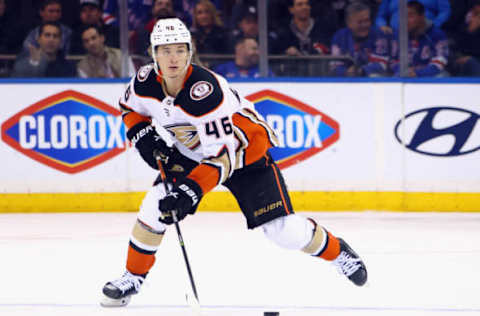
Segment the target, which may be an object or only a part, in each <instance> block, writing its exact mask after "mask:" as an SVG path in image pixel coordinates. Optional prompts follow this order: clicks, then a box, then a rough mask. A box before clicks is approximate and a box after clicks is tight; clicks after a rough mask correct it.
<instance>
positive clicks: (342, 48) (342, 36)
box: [331, 26, 390, 76]
mask: <svg viewBox="0 0 480 316" xmlns="http://www.w3.org/2000/svg"><path fill="white" fill-rule="evenodd" d="M389 47H390V39H389V37H388V36H387V35H386V34H385V33H383V32H382V31H381V30H380V29H378V28H377V27H375V26H372V27H371V28H370V32H369V34H368V37H367V38H366V39H364V40H363V41H360V42H358V41H355V40H354V37H353V33H352V31H351V30H350V29H349V28H343V29H340V30H338V31H337V32H336V33H335V34H334V35H333V39H332V55H333V56H350V57H352V59H353V60H354V62H355V64H356V65H357V67H360V68H361V69H362V70H363V73H364V74H365V75H367V76H374V75H384V74H385V72H386V71H387V68H388V63H389V54H390V49H389ZM331 65H332V68H333V75H336V76H345V74H346V72H347V69H348V68H349V67H350V66H352V65H353V63H351V62H344V61H336V62H333V63H332V64H331Z"/></svg>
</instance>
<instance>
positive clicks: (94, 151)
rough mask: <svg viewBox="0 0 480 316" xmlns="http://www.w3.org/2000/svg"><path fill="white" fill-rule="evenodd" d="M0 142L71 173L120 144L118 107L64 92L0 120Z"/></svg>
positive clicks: (121, 130) (104, 157)
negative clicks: (0, 123)
mask: <svg viewBox="0 0 480 316" xmlns="http://www.w3.org/2000/svg"><path fill="white" fill-rule="evenodd" d="M2 140H3V141H4V142H5V143H7V144H8V145H10V146H11V147H12V148H14V149H15V150H18V151H19V152H21V153H23V154H25V155H26V156H28V157H30V158H32V159H34V160H36V161H38V162H40V163H42V164H44V165H46V166H49V167H51V168H54V169H56V170H59V171H62V172H66V173H77V172H81V171H83V170H86V169H89V168H92V167H94V166H96V165H99V164H101V163H103V162H104V161H106V160H108V159H110V158H112V157H114V156H116V155H118V154H120V153H121V152H123V151H124V150H125V148H126V141H125V127H124V125H123V123H122V119H121V116H120V111H118V110H117V109H115V108H113V107H111V106H110V105H108V104H106V103H104V102H102V101H100V100H98V99H95V98H93V97H91V96H88V95H86V94H83V93H80V92H77V91H74V90H67V91H63V92H60V93H57V94H55V95H52V96H49V97H47V98H45V99H43V100H40V101H38V102H37V103H35V104H33V105H30V106H28V107H26V108H25V109H23V110H21V111H20V112H18V113H17V114H15V115H13V116H12V117H11V118H9V119H8V120H7V121H5V122H4V123H2Z"/></svg>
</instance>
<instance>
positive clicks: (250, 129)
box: [232, 113, 272, 165]
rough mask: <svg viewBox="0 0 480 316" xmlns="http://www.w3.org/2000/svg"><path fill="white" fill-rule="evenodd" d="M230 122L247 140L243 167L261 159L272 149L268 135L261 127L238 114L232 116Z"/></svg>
mask: <svg viewBox="0 0 480 316" xmlns="http://www.w3.org/2000/svg"><path fill="white" fill-rule="evenodd" d="M232 121H233V124H234V125H235V126H236V127H238V128H239V129H241V130H242V131H243V133H244V134H245V136H246V137H247V139H248V147H247V148H246V149H245V165H249V164H251V163H253V162H255V161H257V160H258V159H260V158H262V157H263V156H264V155H265V153H266V152H267V150H268V149H269V148H270V147H272V144H271V142H270V139H269V137H268V133H267V131H266V130H265V128H264V127H263V126H261V125H259V124H255V123H254V122H252V121H251V120H249V119H248V118H246V117H244V116H242V115H240V114H238V113H235V114H234V115H233V116H232Z"/></svg>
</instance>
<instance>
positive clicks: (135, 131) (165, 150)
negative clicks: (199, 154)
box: [127, 122, 181, 170]
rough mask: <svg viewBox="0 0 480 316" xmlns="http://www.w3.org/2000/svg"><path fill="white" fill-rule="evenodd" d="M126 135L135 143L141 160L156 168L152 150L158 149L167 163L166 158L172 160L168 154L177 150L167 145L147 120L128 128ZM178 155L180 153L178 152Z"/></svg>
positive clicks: (172, 153)
mask: <svg viewBox="0 0 480 316" xmlns="http://www.w3.org/2000/svg"><path fill="white" fill-rule="evenodd" d="M127 137H128V139H129V140H130V141H131V142H132V144H133V145H135V147H136V148H137V150H138V152H139V153H140V156H142V158H143V160H145V162H146V163H148V165H149V166H150V167H152V168H153V169H157V170H158V165H157V161H156V160H155V157H154V156H153V151H154V150H158V151H159V152H160V153H161V154H162V155H163V156H164V160H165V161H166V162H167V163H168V160H174V159H170V156H174V155H175V154H176V152H178V150H177V149H176V148H172V147H168V146H167V144H166V143H165V142H164V141H163V139H162V138H161V137H160V135H158V133H157V131H156V130H155V128H154V127H153V125H152V124H150V123H148V122H140V123H138V124H136V125H134V126H133V127H132V128H130V129H129V130H128V132H127ZM175 151H176V152H175ZM178 155H181V154H180V153H178Z"/></svg>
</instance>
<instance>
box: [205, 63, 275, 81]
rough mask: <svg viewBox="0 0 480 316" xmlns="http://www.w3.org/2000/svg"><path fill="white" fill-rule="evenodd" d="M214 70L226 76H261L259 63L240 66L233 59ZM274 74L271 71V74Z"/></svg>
mask: <svg viewBox="0 0 480 316" xmlns="http://www.w3.org/2000/svg"><path fill="white" fill-rule="evenodd" d="M214 71H215V72H216V73H218V74H220V75H222V76H224V77H225V78H258V77H260V70H259V69H258V65H257V66H254V67H250V68H239V67H238V66H237V65H235V62H233V61H231V62H228V63H225V64H220V65H218V66H217V67H215V69H214ZM271 75H272V74H271V73H270V74H269V76H271Z"/></svg>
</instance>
